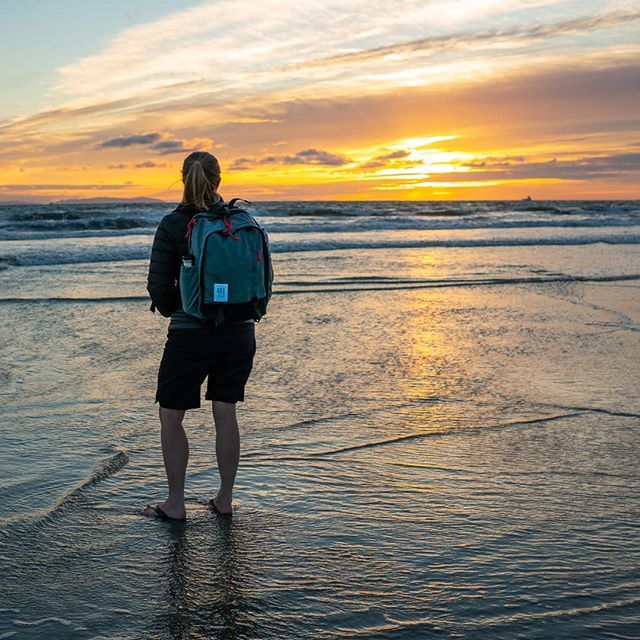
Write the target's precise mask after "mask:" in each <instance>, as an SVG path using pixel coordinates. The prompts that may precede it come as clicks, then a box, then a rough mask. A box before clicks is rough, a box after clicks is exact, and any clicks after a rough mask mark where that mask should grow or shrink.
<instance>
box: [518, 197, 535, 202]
mask: <svg viewBox="0 0 640 640" xmlns="http://www.w3.org/2000/svg"><path fill="white" fill-rule="evenodd" d="M531 200H533V198H532V197H531V196H527V197H526V198H522V200H520V202H531Z"/></svg>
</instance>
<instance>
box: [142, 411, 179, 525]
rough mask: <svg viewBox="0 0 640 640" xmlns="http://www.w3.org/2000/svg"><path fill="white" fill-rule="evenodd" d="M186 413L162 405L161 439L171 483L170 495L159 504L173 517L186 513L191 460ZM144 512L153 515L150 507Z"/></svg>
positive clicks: (165, 466) (166, 469) (165, 464)
mask: <svg viewBox="0 0 640 640" xmlns="http://www.w3.org/2000/svg"><path fill="white" fill-rule="evenodd" d="M184 414H185V412H184V411H182V410H179V409H166V408H165V407H160V440H161V442H162V457H163V459H164V468H165V471H166V472H167V481H168V483H169V497H168V498H167V499H166V500H165V501H164V502H161V503H160V505H159V506H160V508H161V509H162V510H163V511H164V512H165V513H166V514H167V515H168V516H170V517H172V518H182V517H184V516H185V514H186V510H185V505H184V481H185V475H186V472H187V463H188V462H189V441H188V440H187V434H186V433H185V432H184V428H183V426H182V421H183V420H184ZM147 511H149V513H147ZM144 513H145V515H153V513H152V512H151V511H150V510H148V509H146V510H145V512H144Z"/></svg>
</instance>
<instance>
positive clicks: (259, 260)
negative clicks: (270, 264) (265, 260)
mask: <svg viewBox="0 0 640 640" xmlns="http://www.w3.org/2000/svg"><path fill="white" fill-rule="evenodd" d="M256 258H257V259H258V262H262V254H261V253H260V252H259V251H258V250H257V249H256Z"/></svg>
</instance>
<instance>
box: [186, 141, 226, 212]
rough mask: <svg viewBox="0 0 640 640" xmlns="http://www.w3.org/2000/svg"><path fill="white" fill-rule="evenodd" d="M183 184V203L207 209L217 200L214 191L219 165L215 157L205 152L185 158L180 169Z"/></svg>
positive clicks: (218, 181) (218, 174)
mask: <svg viewBox="0 0 640 640" xmlns="http://www.w3.org/2000/svg"><path fill="white" fill-rule="evenodd" d="M182 180H183V182H184V193H183V196H182V200H183V202H186V203H187V204H190V205H193V206H194V207H198V208H199V209H208V208H209V205H210V204H211V202H212V201H215V200H216V199H219V198H220V196H219V195H218V194H217V191H216V189H217V188H218V184H219V183H220V165H219V164H218V160H217V159H216V158H215V156H212V155H211V154H210V153H207V152H206V151H195V152H194V153H192V154H191V155H189V156H187V158H186V159H185V161H184V164H183V167H182Z"/></svg>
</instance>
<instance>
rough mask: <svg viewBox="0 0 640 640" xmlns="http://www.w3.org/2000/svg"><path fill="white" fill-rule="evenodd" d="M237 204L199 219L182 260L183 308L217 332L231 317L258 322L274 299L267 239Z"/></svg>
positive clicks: (200, 215) (190, 232)
mask: <svg viewBox="0 0 640 640" xmlns="http://www.w3.org/2000/svg"><path fill="white" fill-rule="evenodd" d="M238 200H240V198H234V199H233V200H231V201H230V202H229V204H221V205H220V206H218V207H216V208H214V209H212V210H208V211H203V212H201V213H197V214H196V215H195V216H193V218H191V220H190V221H189V225H188V227H187V233H186V235H185V237H186V238H187V239H188V250H187V251H188V253H187V255H185V256H183V257H182V265H181V267H180V278H179V285H180V297H181V300H182V308H183V309H184V311H185V312H186V313H188V314H189V315H192V316H195V317H196V318H199V319H200V320H202V321H203V322H205V323H207V324H213V325H215V326H220V325H223V324H225V321H226V318H229V317H233V318H238V317H243V318H244V317H246V318H253V319H254V320H256V321H259V320H260V318H262V316H263V315H264V314H265V313H266V312H267V305H268V303H269V300H270V299H271V289H272V285H273V268H272V264H271V251H270V249H269V237H268V236H267V232H266V231H265V230H264V229H263V228H262V226H261V225H260V223H259V222H258V221H257V220H256V219H255V218H254V217H253V216H251V215H250V214H249V213H248V212H247V211H245V210H244V209H241V208H240V207H236V206H235V203H236V202H238ZM244 202H247V200H244ZM249 204H250V203H249ZM225 317H226V318H225Z"/></svg>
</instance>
